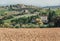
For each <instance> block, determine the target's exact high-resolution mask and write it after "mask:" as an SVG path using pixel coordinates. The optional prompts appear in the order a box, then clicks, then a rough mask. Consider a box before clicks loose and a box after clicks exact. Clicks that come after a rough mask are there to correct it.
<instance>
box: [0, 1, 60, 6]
mask: <svg viewBox="0 0 60 41" xmlns="http://www.w3.org/2000/svg"><path fill="white" fill-rule="evenodd" d="M10 4H26V5H34V6H56V5H59V4H60V0H0V5H10Z"/></svg>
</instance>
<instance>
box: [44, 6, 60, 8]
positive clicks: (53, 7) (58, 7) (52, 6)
mask: <svg viewBox="0 0 60 41" xmlns="http://www.w3.org/2000/svg"><path fill="white" fill-rule="evenodd" d="M43 8H60V6H46V7H43Z"/></svg>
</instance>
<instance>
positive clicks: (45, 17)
mask: <svg viewBox="0 0 60 41" xmlns="http://www.w3.org/2000/svg"><path fill="white" fill-rule="evenodd" d="M40 18H41V20H42V22H43V23H48V16H40Z"/></svg>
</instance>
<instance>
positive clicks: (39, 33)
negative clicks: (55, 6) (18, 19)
mask: <svg viewBox="0 0 60 41" xmlns="http://www.w3.org/2000/svg"><path fill="white" fill-rule="evenodd" d="M0 41H60V28H19V29H15V28H0Z"/></svg>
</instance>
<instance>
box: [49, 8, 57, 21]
mask: <svg viewBox="0 0 60 41" xmlns="http://www.w3.org/2000/svg"><path fill="white" fill-rule="evenodd" d="M53 16H56V13H55V11H52V10H50V8H49V14H48V22H52V18H53Z"/></svg>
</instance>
